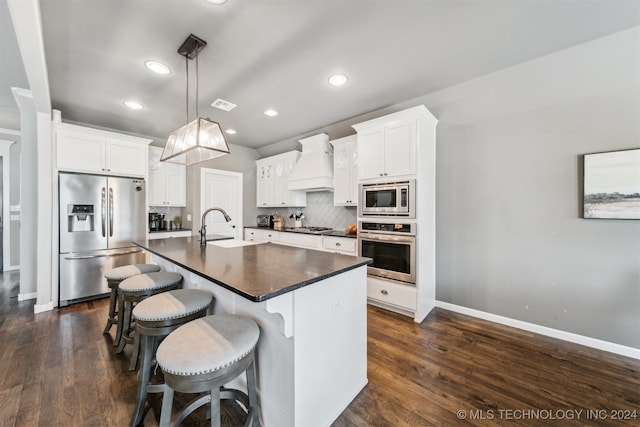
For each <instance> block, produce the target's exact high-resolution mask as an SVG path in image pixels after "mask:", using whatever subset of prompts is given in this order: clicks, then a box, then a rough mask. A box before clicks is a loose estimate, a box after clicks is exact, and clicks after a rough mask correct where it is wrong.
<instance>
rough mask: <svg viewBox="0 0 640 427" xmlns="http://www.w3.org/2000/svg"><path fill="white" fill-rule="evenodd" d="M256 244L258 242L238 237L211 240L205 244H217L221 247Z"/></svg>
mask: <svg viewBox="0 0 640 427" xmlns="http://www.w3.org/2000/svg"><path fill="white" fill-rule="evenodd" d="M257 244H258V242H249V241H247V240H240V239H228V240H215V241H213V242H207V245H212V246H219V247H221V248H237V247H239V246H249V245H257Z"/></svg>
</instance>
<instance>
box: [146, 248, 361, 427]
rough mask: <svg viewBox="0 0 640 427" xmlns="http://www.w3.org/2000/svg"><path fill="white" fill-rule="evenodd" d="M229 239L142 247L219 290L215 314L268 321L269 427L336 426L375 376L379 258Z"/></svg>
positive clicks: (264, 366) (261, 370)
mask: <svg viewBox="0 0 640 427" xmlns="http://www.w3.org/2000/svg"><path fill="white" fill-rule="evenodd" d="M225 242H226V244H225V245H224V247H223V246H218V245H216V242H215V241H214V242H209V243H208V244H207V245H205V246H201V245H200V242H199V239H198V238H197V237H195V236H192V237H180V238H170V239H157V240H148V241H139V242H135V244H136V245H138V246H140V247H142V248H144V249H146V250H147V251H148V252H150V253H151V254H152V257H153V259H154V261H155V262H157V263H158V264H159V265H161V266H162V267H163V268H164V269H165V270H167V271H176V272H178V273H181V274H182V276H183V277H184V283H183V286H184V287H185V288H199V289H205V290H208V291H210V292H211V293H212V294H213V295H214V297H215V303H214V309H213V311H214V313H233V314H239V315H243V316H248V317H251V318H252V319H254V320H255V321H256V323H258V325H259V326H260V332H261V334H260V340H259V342H258V348H257V350H256V356H257V363H256V365H257V370H258V381H257V383H258V391H259V398H260V415H261V420H262V425H263V426H265V427H284V426H302V427H313V426H328V425H330V424H331V423H332V422H333V421H334V420H335V419H336V418H337V417H338V415H340V413H341V412H342V411H343V410H344V409H345V408H346V407H347V406H348V405H349V403H350V402H351V401H352V400H353V398H354V397H355V396H356V395H357V394H358V393H359V392H360V390H362V388H363V387H364V386H365V385H366V383H367V322H366V301H367V289H366V286H367V283H366V282H367V275H366V265H367V264H368V263H369V262H370V260H369V259H368V258H360V257H353V256H348V255H340V254H335V253H330V252H322V251H316V250H311V249H302V248H296V247H291V246H284V245H277V244H273V243H262V244H251V243H250V242H243V241H234V242H235V243H232V244H229V241H225ZM241 381H244V378H243V379H242V380H241ZM233 385H234V386H236V387H237V386H240V387H241V388H245V387H246V385H245V384H238V383H237V382H235V383H234V384H233Z"/></svg>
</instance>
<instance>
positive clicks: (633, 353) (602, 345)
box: [436, 301, 640, 360]
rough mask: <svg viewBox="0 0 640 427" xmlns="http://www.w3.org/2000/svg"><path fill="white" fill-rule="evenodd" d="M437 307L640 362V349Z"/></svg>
mask: <svg viewBox="0 0 640 427" xmlns="http://www.w3.org/2000/svg"><path fill="white" fill-rule="evenodd" d="M436 307H440V308H444V309H445V310H451V311H455V312H456V313H460V314H466V315H467V316H472V317H477V318H479V319H484V320H488V321H490V322H495V323H499V324H501V325H506V326H511V327H513V328H518V329H522V330H525V331H529V332H534V333H536V334H540V335H545V336H548V337H552V338H557V339H560V340H563V341H568V342H572V343H574V344H580V345H584V346H587V347H592V348H596V349H598V350H603V351H608V352H611V353H615V354H619V355H621V356H626V357H631V358H634V359H638V360H640V349H638V348H634V347H628V346H625V345H620V344H616V343H612V342H609V341H603V340H599V339H596V338H591V337H585V336H584V335H578V334H574V333H571V332H566V331H561V330H559V329H554V328H549V327H547V326H541V325H536V324H535V323H529V322H523V321H522V320H517V319H511V318H509V317H504V316H499V315H497V314H492V313H487V312H485V311H480V310H475V309H473V308H468V307H463V306H460V305H455V304H450V303H448V302H443V301H436Z"/></svg>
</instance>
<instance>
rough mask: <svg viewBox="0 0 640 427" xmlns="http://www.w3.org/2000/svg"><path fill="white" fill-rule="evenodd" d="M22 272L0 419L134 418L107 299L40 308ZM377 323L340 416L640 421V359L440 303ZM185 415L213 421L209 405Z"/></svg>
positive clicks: (54, 422) (10, 283)
mask: <svg viewBox="0 0 640 427" xmlns="http://www.w3.org/2000/svg"><path fill="white" fill-rule="evenodd" d="M18 284H19V274H18V273H16V272H8V273H3V274H0V425H1V426H83V427H84V426H126V425H128V424H129V419H130V416H131V411H132V409H133V402H134V399H135V393H136V388H137V384H136V375H135V374H134V373H131V372H129V371H128V363H129V356H130V353H131V350H130V348H127V349H125V352H124V354H122V355H115V354H114V348H113V347H112V338H111V337H112V336H113V333H114V332H115V327H114V328H113V330H112V334H111V335H102V328H103V327H104V322H105V320H106V313H107V305H108V301H107V300H99V301H92V302H87V303H82V304H77V305H74V306H71V307H67V308H63V309H59V310H58V309H56V310H53V311H50V312H46V313H40V314H38V315H34V314H33V304H34V301H23V302H18V301H17V294H18ZM368 329H369V338H368V343H369V345H368V351H369V354H368V377H369V384H368V386H367V387H366V388H365V389H364V390H363V391H362V392H361V393H360V394H359V395H358V396H357V397H356V399H355V400H354V401H353V402H352V404H351V405H350V406H349V407H348V408H347V409H346V410H345V411H344V412H343V414H342V415H341V416H340V417H339V418H338V420H337V421H336V422H335V424H334V426H335V427H346V426H393V427H397V426H452V425H478V426H480V425H481V426H487V425H504V426H539V425H546V426H548V425H562V426H565V425H568V426H572V425H576V426H578V425H580V426H582V425H594V426H604V425H611V426H621V425H636V426H637V425H640V361H638V360H635V359H630V358H625V357H621V356H617V355H613V354H610V353H606V352H601V351H597V350H594V349H590V348H586V347H582V346H578V345H574V344H570V343H566V342H562V341H558V340H555V339H551V338H547V337H543V336H540V335H536V334H533V333H529V332H525V331H521V330H517V329H513V328H509V327H505V326H501V325H496V324H493V323H490V322H486V321H482V320H478V319H475V318H471V317H467V316H463V315H459V314H456V313H452V312H449V311H446V310H441V309H436V310H434V311H433V312H432V313H431V314H430V315H429V317H428V318H427V319H426V320H425V321H424V322H423V323H422V324H420V325H417V324H415V323H413V322H412V321H411V320H410V319H408V318H406V317H403V316H400V315H396V314H394V313H389V312H387V311H384V310H380V309H377V308H374V307H370V308H369V310H368ZM128 347H129V346H128ZM178 399H181V400H183V401H186V400H185V399H186V397H185V396H178ZM176 406H180V401H179V402H178V403H177V404H176ZM159 408H160V399H159V398H153V399H152V400H151V410H150V411H148V412H147V414H146V416H145V419H144V425H145V426H155V425H157V418H158V417H159ZM232 412H233V408H228V409H227V412H225V416H224V417H223V425H225V426H230V425H233V423H232V422H230V421H229V419H228V416H229V414H230V413H232ZM634 414H635V419H633V418H632V419H627V420H618V419H614V418H615V417H617V418H620V417H622V418H624V417H627V418H629V417H633V416H634ZM183 425H188V426H196V425H206V422H205V419H204V414H203V411H200V412H196V413H195V414H194V416H192V417H190V418H188V419H187V420H186V422H185V423H184V424H183ZM274 427H281V426H274ZM298 427H307V426H298Z"/></svg>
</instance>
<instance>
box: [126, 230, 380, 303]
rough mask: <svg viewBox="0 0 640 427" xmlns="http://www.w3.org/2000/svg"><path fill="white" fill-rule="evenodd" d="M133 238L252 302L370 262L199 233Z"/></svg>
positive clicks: (350, 257) (311, 250)
mask: <svg viewBox="0 0 640 427" xmlns="http://www.w3.org/2000/svg"><path fill="white" fill-rule="evenodd" d="M133 243H134V244H136V245H137V246H140V247H141V248H143V249H146V250H147V251H149V252H151V253H153V254H155V255H157V256H159V257H161V258H164V259H166V260H168V261H171V262H172V263H174V264H176V265H179V266H181V267H183V268H184V269H186V270H188V271H191V272H193V273H195V274H197V275H200V276H202V277H204V278H205V279H207V280H211V281H212V282H214V283H216V284H218V285H220V286H222V287H224V288H226V289H228V290H230V291H231V292H234V293H236V294H238V295H241V296H242V297H244V298H246V299H248V300H250V301H253V302H261V301H265V300H268V299H270V298H273V297H276V296H278V295H282V294H285V293H287V292H291V291H294V290H296V289H299V288H301V287H304V286H308V285H311V284H313V283H316V282H319V281H321V280H324V279H326V278H328V277H331V276H335V275H337V274H340V273H343V272H345V271H348V270H351V269H354V268H357V267H360V266H363V265H367V264H369V263H371V259H370V258H363V257H355V256H350V255H341V254H336V253H333V252H323V251H318V250H314V249H304V248H296V247H292V246H285V245H278V244H275V243H260V244H251V245H247V246H238V247H230V248H225V247H218V246H213V245H210V244H207V245H205V246H201V245H200V241H199V238H198V236H189V237H174V238H168V239H155V240H140V241H135V242H133Z"/></svg>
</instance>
